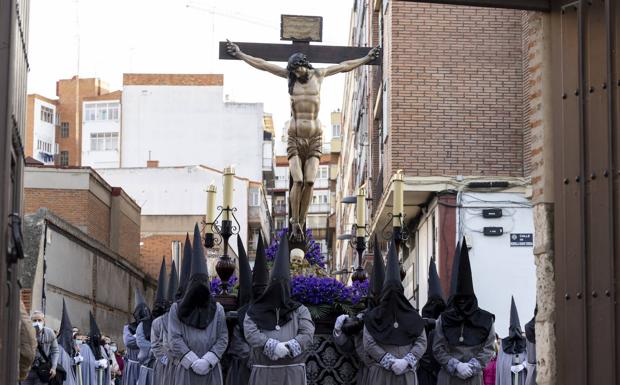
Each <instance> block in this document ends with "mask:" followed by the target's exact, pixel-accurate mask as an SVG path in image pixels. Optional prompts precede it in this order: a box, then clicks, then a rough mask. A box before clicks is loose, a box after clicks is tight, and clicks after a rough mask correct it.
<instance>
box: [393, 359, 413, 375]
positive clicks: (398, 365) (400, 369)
mask: <svg viewBox="0 0 620 385" xmlns="http://www.w3.org/2000/svg"><path fill="white" fill-rule="evenodd" d="M408 367H409V362H407V360H405V359H404V358H397V359H395V360H394V363H393V364H392V371H393V372H394V374H396V375H397V376H400V375H401V374H403V373H405V372H406V371H407V368H408Z"/></svg>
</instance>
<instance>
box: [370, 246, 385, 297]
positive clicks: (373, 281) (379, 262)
mask: <svg viewBox="0 0 620 385" xmlns="http://www.w3.org/2000/svg"><path fill="white" fill-rule="evenodd" d="M374 249H375V253H374V259H373V264H372V275H371V277H370V287H369V292H370V295H371V296H372V300H371V302H374V305H377V304H378V303H379V299H380V298H381V291H383V282H384V281H385V266H384V265H383V254H381V250H380V249H379V241H378V239H377V236H376V235H375V241H374ZM374 305H373V306H374Z"/></svg>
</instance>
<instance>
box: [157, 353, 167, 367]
mask: <svg viewBox="0 0 620 385" xmlns="http://www.w3.org/2000/svg"><path fill="white" fill-rule="evenodd" d="M159 362H161V364H162V365H164V366H166V365H168V356H167V355H166V354H164V355H163V356H161V358H160V359H159Z"/></svg>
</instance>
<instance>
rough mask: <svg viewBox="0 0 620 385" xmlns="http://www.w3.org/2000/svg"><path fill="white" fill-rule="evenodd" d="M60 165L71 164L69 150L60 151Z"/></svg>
mask: <svg viewBox="0 0 620 385" xmlns="http://www.w3.org/2000/svg"><path fill="white" fill-rule="evenodd" d="M60 165H61V166H68V165H69V151H61V152H60Z"/></svg>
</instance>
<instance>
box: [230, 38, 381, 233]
mask: <svg viewBox="0 0 620 385" xmlns="http://www.w3.org/2000/svg"><path fill="white" fill-rule="evenodd" d="M227 51H228V53H229V54H230V55H232V56H234V57H236V58H239V59H241V60H243V61H244V62H246V63H248V64H249V65H251V66H252V67H254V68H257V69H259V70H263V71H267V72H270V73H272V74H274V75H276V76H280V77H282V78H287V79H288V93H289V95H290V96H291V118H290V120H289V126H288V140H287V149H286V152H287V156H288V164H289V169H290V173H291V178H292V179H293V187H292V188H291V191H290V198H289V204H290V208H291V218H290V222H291V226H290V227H291V237H292V238H293V239H295V240H296V241H301V240H302V239H303V237H304V231H303V229H304V226H305V223H306V215H307V214H308V208H309V206H310V202H311V200H312V189H313V186H314V180H315V179H316V173H317V171H318V169H319V161H320V158H321V149H322V145H323V131H322V129H321V123H320V122H319V119H318V117H319V107H320V104H321V84H322V82H323V79H324V78H325V77H327V76H331V75H335V74H337V73H341V72H349V71H351V70H354V69H355V68H357V67H359V66H361V65H364V64H367V63H369V62H371V61H373V60H375V59H376V58H377V57H378V56H379V53H380V50H379V47H375V48H373V49H372V50H370V52H369V53H368V54H367V55H366V56H364V57H362V58H359V59H354V60H347V61H344V62H342V63H340V64H336V65H333V66H329V67H326V68H313V67H312V65H311V64H310V62H309V61H308V58H307V57H306V55H304V54H302V53H294V54H292V55H291V57H290V58H289V59H288V65H287V66H286V68H283V67H280V66H278V65H275V64H272V63H269V62H268V61H266V60H263V59H261V58H257V57H254V56H250V55H248V54H245V53H243V52H241V50H240V49H239V46H237V45H236V44H235V43H232V42H230V41H228V42H227Z"/></svg>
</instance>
